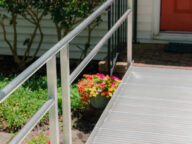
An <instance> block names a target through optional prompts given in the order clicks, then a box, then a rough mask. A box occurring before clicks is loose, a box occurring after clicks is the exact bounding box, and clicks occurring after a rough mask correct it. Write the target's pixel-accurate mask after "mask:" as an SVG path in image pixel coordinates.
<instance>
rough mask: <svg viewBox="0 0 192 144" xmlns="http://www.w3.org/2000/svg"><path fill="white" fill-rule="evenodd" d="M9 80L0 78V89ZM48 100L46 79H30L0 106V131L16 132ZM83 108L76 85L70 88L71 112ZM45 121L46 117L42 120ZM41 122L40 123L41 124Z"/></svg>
mask: <svg viewBox="0 0 192 144" xmlns="http://www.w3.org/2000/svg"><path fill="white" fill-rule="evenodd" d="M9 81H10V79H9V78H3V77H2V76H0V89H2V88H3V87H4V86H6V84H8V82H9ZM58 82H60V81H59V80H58ZM47 99H48V90H47V81H46V77H39V78H36V77H32V78H31V79H30V80H28V81H27V82H26V83H25V84H24V85H23V86H21V87H20V88H18V89H17V90H16V91H15V92H14V93H13V94H12V95H11V96H10V97H9V98H8V99H7V100H5V101H4V102H3V103H1V104H0V121H1V123H0V130H1V129H4V130H7V131H14V132H15V131H17V130H18V129H20V128H21V127H22V126H23V125H25V124H26V122H27V121H28V120H29V119H30V118H31V117H32V116H33V115H34V114H35V113H36V112H37V111H38V109H39V108H40V107H41V106H42V105H43V104H44V103H45V101H46V100H47ZM58 107H59V114H60V115H61V113H62V90H61V87H60V86H59V87H58ZM81 108H83V103H82V102H81V100H80V96H79V92H78V88H77V85H76V84H75V85H72V86H71V110H76V109H81ZM45 119H47V116H45V117H44V119H43V120H45ZM43 120H42V121H41V122H40V123H42V122H43Z"/></svg>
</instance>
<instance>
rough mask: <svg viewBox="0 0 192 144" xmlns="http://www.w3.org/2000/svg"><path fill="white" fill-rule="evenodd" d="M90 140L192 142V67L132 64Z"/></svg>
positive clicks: (103, 143)
mask: <svg viewBox="0 0 192 144" xmlns="http://www.w3.org/2000/svg"><path fill="white" fill-rule="evenodd" d="M87 144H192V70H179V69H167V68H150V67H137V66H131V67H130V68H129V70H128V71H127V73H126V74H125V76H124V78H123V80H122V83H121V84H120V86H119V88H118V89H117V91H116V92H115V94H114V96H113V98H112V99H111V100H110V102H109V104H108V106H107V107H106V109H105V110H104V112H103V114H102V116H101V118H100V119H99V121H98V123H97V124H96V127H95V128H94V130H93V132H92V134H91V136H90V137H89V139H88V141H87Z"/></svg>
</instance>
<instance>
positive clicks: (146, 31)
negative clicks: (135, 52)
mask: <svg viewBox="0 0 192 144" xmlns="http://www.w3.org/2000/svg"><path fill="white" fill-rule="evenodd" d="M160 13H161V0H138V19H137V41H138V42H140V43H169V42H181V43H192V33H191V32H186V33H185V32H162V31H160Z"/></svg>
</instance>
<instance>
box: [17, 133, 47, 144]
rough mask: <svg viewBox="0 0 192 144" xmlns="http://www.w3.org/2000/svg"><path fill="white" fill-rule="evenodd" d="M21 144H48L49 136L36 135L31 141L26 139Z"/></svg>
mask: <svg viewBox="0 0 192 144" xmlns="http://www.w3.org/2000/svg"><path fill="white" fill-rule="evenodd" d="M21 144H50V139H49V134H43V133H40V134H37V135H36V136H34V137H33V138H32V139H31V140H29V139H27V138H26V139H25V140H24V141H23V142H22V143H21Z"/></svg>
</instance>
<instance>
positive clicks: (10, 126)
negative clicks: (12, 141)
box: [0, 84, 48, 131]
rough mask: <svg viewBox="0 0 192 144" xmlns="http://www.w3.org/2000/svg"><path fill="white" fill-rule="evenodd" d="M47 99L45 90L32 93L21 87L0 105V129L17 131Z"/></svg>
mask: <svg viewBox="0 0 192 144" xmlns="http://www.w3.org/2000/svg"><path fill="white" fill-rule="evenodd" d="M3 85H4V84H3ZM47 98H48V97H47V90H46V89H39V90H38V91H32V90H31V89H29V88H24V87H22V86H21V87H20V88H19V89H18V90H16V91H15V92H14V93H13V94H12V95H11V96H10V97H9V98H8V99H6V100H5V101H4V102H3V103H1V104H0V121H1V122H2V123H0V129H7V130H9V131H10V130H12V131H17V130H18V129H20V128H21V127H22V126H23V125H24V124H25V123H26V122H27V121H28V119H29V118H31V117H32V116H33V115H34V114H35V113H36V112H37V111H38V109H39V108H40V107H41V106H42V105H43V104H44V103H45V101H46V100H47Z"/></svg>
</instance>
